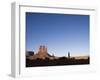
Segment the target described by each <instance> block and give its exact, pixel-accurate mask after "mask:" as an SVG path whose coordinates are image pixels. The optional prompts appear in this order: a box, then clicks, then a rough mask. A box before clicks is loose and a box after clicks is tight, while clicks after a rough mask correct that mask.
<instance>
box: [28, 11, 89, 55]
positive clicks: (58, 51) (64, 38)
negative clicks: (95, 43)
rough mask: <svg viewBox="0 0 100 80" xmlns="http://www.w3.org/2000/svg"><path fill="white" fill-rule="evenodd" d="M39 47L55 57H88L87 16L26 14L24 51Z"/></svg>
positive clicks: (34, 49) (35, 49) (36, 49)
mask: <svg viewBox="0 0 100 80" xmlns="http://www.w3.org/2000/svg"><path fill="white" fill-rule="evenodd" d="M40 45H45V46H46V47H47V49H48V53H49V54H54V55H56V56H66V55H67V54H68V52H70V54H71V55H72V56H75V55H79V56H80V55H89V15H75V14H53V13H32V12H26V50H27V51H34V52H35V53H36V52H37V51H38V48H39V46H40Z"/></svg>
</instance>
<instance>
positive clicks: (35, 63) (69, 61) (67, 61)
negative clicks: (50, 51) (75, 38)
mask: <svg viewBox="0 0 100 80" xmlns="http://www.w3.org/2000/svg"><path fill="white" fill-rule="evenodd" d="M89 63H90V58H89V57H88V59H75V58H66V57H61V58H59V59H53V60H50V59H48V58H46V59H44V60H43V59H36V60H30V59H27V58H26V67H41V66H60V65H82V64H89Z"/></svg>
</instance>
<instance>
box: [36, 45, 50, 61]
mask: <svg viewBox="0 0 100 80" xmlns="http://www.w3.org/2000/svg"><path fill="white" fill-rule="evenodd" d="M36 55H37V57H38V58H40V59H45V58H49V56H48V52H47V48H46V47H45V46H42V45H41V46H40V47H39V51H38V53H37V54H36Z"/></svg>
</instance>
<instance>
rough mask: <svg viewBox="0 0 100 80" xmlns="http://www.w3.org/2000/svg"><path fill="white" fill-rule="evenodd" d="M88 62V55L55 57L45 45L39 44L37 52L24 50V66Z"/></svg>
mask: <svg viewBox="0 0 100 80" xmlns="http://www.w3.org/2000/svg"><path fill="white" fill-rule="evenodd" d="M82 64H90V57H89V56H80V55H79V56H74V57H71V56H70V52H68V56H67V57H66V56H61V57H57V56H55V55H54V54H52V55H51V54H49V53H48V51H47V47H45V46H44V45H41V46H40V47H39V50H38V52H37V53H36V54H35V53H34V51H26V67H39V66H60V65H82Z"/></svg>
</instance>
